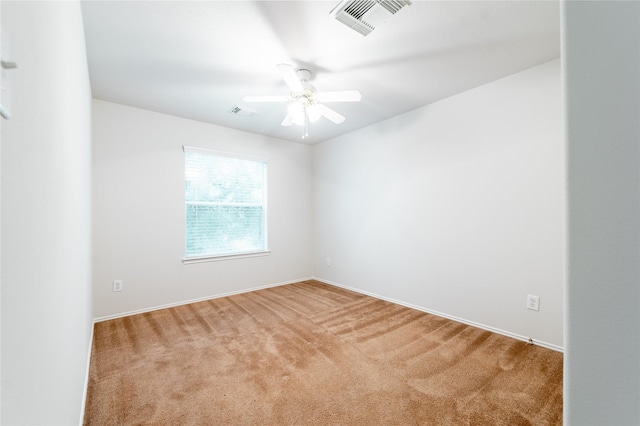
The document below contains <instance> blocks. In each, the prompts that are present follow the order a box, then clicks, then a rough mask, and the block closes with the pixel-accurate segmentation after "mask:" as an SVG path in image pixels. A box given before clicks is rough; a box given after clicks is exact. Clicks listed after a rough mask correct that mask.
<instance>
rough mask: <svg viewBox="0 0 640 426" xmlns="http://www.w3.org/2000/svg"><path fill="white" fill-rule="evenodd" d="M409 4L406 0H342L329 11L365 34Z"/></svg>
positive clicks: (336, 17) (337, 18)
mask: <svg viewBox="0 0 640 426" xmlns="http://www.w3.org/2000/svg"><path fill="white" fill-rule="evenodd" d="M410 4H411V2H410V1H408V0H404V1H403V0H344V1H342V2H340V4H338V5H337V6H336V7H335V8H334V9H333V10H332V11H331V16H333V17H334V18H335V19H336V20H338V21H339V22H342V23H343V24H345V25H347V26H348V27H350V28H352V29H353V30H355V31H357V32H359V33H360V34H362V35H365V36H366V35H367V34H369V33H370V32H371V31H373V30H374V29H375V28H376V26H378V25H381V24H383V23H385V22H386V21H387V20H388V19H389V18H390V17H391V16H393V15H394V14H396V13H397V12H398V11H399V10H400V9H402V8H403V7H405V6H408V5H410Z"/></svg>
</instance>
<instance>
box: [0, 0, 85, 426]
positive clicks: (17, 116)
mask: <svg viewBox="0 0 640 426" xmlns="http://www.w3.org/2000/svg"><path fill="white" fill-rule="evenodd" d="M2 30H3V33H4V36H5V37H6V38H3V40H2V41H3V43H4V42H9V43H10V45H11V52H12V54H13V55H12V60H13V61H15V62H17V64H18V69H16V70H12V71H11V76H10V77H11V84H12V108H11V113H12V115H13V117H12V118H11V119H10V120H8V121H4V122H3V123H2V424H7V425H22V424H46V425H58V424H59V425H70V424H78V423H79V422H80V420H81V412H82V408H83V407H82V402H83V396H84V387H85V383H86V382H85V379H86V371H87V363H88V356H89V344H90V339H91V331H92V328H93V322H92V313H91V235H90V232H91V223H90V221H91V211H90V207H91V192H90V191H91V184H90V180H91V172H90V166H91V151H90V150H91V139H90V138H91V128H90V123H91V93H90V89H89V76H88V72H87V62H86V54H85V45H84V33H83V28H82V17H81V14H80V6H79V3H77V2H42V3H40V2H7V1H3V2H2Z"/></svg>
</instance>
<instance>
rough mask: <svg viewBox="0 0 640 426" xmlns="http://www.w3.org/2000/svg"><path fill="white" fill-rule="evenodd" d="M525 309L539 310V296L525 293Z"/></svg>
mask: <svg viewBox="0 0 640 426" xmlns="http://www.w3.org/2000/svg"><path fill="white" fill-rule="evenodd" d="M527 309H531V310H532V311H539V310H540V298H539V297H538V296H533V295H531V294H528V295H527Z"/></svg>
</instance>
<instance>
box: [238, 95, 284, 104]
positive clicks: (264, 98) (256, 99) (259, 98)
mask: <svg viewBox="0 0 640 426" xmlns="http://www.w3.org/2000/svg"><path fill="white" fill-rule="evenodd" d="M242 100H243V101H245V102H289V101H292V100H293V98H292V97H291V96H279V95H274V96H269V95H267V96H245V97H244V98H242Z"/></svg>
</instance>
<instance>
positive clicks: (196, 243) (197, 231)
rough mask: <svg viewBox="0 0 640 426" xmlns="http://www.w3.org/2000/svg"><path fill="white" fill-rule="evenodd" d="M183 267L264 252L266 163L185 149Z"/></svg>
mask: <svg viewBox="0 0 640 426" xmlns="http://www.w3.org/2000/svg"><path fill="white" fill-rule="evenodd" d="M184 153H185V179H184V189H185V191H184V193H185V219H186V233H185V234H186V244H185V246H186V249H185V263H188V262H189V261H190V260H191V261H201V260H203V259H204V260H209V259H210V260H217V259H221V258H229V257H239V256H247V255H263V254H267V253H268V251H267V231H266V222H267V221H266V219H267V196H266V195H267V163H266V161H264V160H261V159H256V158H248V157H241V156H234V155H233V154H227V153H221V152H216V151H209V150H205V149H200V148H193V147H187V146H185V147H184Z"/></svg>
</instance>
